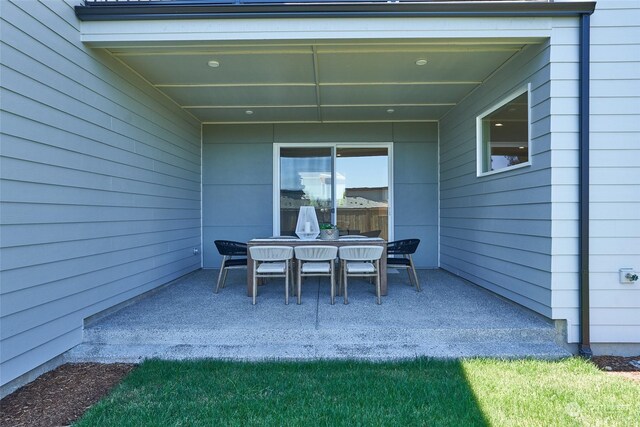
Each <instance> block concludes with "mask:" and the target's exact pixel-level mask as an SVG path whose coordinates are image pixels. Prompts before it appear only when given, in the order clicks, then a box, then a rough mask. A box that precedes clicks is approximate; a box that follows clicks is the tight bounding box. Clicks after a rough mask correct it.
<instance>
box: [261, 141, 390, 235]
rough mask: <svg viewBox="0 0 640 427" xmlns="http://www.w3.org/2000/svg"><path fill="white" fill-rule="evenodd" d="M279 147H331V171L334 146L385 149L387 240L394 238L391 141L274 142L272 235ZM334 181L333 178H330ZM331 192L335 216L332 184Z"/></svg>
mask: <svg viewBox="0 0 640 427" xmlns="http://www.w3.org/2000/svg"><path fill="white" fill-rule="evenodd" d="M281 147H300V148H309V147H331V148H332V150H331V160H332V162H333V164H332V173H334V174H335V171H336V148H367V147H380V148H386V149H387V157H388V159H387V161H388V170H387V173H388V174H389V176H388V180H389V208H388V215H389V216H388V224H387V227H388V228H389V241H392V240H393V238H394V234H395V233H394V226H395V221H394V207H395V204H394V201H393V193H394V189H393V184H394V182H393V142H314V143H308V142H276V143H274V144H273V180H272V182H273V235H274V236H279V235H280V148H281ZM332 181H333V182H334V183H335V180H333V179H332ZM332 187H333V188H332V193H333V203H334V206H333V211H334V212H333V214H334V215H333V217H334V218H337V205H336V197H335V196H336V195H335V190H336V189H335V185H332Z"/></svg>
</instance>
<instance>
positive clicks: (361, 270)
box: [339, 245, 384, 304]
mask: <svg viewBox="0 0 640 427" xmlns="http://www.w3.org/2000/svg"><path fill="white" fill-rule="evenodd" d="M383 251H384V248H383V247H382V246H369V245H367V246H364V245H362V246H342V247H341V248H340V250H339V257H340V271H341V275H340V288H341V289H342V291H343V292H344V303H345V304H349V299H348V295H347V292H348V291H347V288H348V286H347V280H348V277H350V276H357V277H373V278H375V282H376V302H377V303H378V304H380V303H381V300H380V258H381V257H382V252H383Z"/></svg>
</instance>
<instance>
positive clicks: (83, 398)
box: [0, 363, 135, 427]
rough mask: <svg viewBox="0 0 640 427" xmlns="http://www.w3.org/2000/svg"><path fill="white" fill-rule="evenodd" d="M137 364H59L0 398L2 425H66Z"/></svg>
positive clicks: (32, 426)
mask: <svg viewBox="0 0 640 427" xmlns="http://www.w3.org/2000/svg"><path fill="white" fill-rule="evenodd" d="M134 366H135V365H131V364H124V363H115V364H108V365H105V364H100V363H74V364H66V365H62V366H59V367H58V368H56V369H54V370H53V371H49V372H47V373H45V374H43V375H41V376H40V377H38V378H37V379H36V380H35V381H33V382H31V383H29V384H27V385H25V386H24V387H22V388H19V389H18V390H16V391H14V392H13V393H11V394H10V395H8V396H6V397H5V398H4V399H2V400H0V426H3V427H4V426H7V427H8V426H12V427H13V426H16V427H17V426H29V427H41V426H42V427H45V426H47V427H48V426H67V425H69V424H71V423H72V422H74V421H75V420H77V419H78V418H80V417H81V416H82V414H84V412H85V411H86V410H87V409H89V407H90V406H91V405H93V404H94V403H96V402H97V401H98V400H100V399H101V398H102V397H103V396H105V395H106V394H108V393H109V391H111V389H112V388H113V387H114V386H116V385H117V384H118V383H119V382H120V381H121V380H122V378H124V377H125V375H127V374H128V373H129V372H131V370H132V369H133V367H134Z"/></svg>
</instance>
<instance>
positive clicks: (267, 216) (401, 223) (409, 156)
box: [202, 123, 438, 268]
mask: <svg viewBox="0 0 640 427" xmlns="http://www.w3.org/2000/svg"><path fill="white" fill-rule="evenodd" d="M317 142H330V143H333V142H393V161H394V164H393V171H394V173H393V182H394V188H393V190H394V218H395V228H394V235H395V238H396V239H402V238H409V237H417V238H419V239H421V244H420V247H419V249H418V252H417V253H416V256H415V258H414V260H415V262H416V265H418V266H419V267H422V268H435V267H437V266H438V174H437V170H438V161H437V159H438V126H437V124H436V123H421V124H418V123H414V124H410V123H380V124H372V123H367V124H357V123H356V124H326V125H315V124H300V125H294V124H275V125H242V126H241V125H205V126H204V128H203V196H202V197H203V248H204V251H203V254H204V258H203V265H204V267H205V268H218V267H219V265H220V261H221V259H220V257H219V255H218V253H217V251H216V249H215V245H214V244H213V241H214V240H217V239H227V240H237V241H247V240H249V239H251V238H254V237H265V236H270V235H271V234H273V144H274V143H308V144H313V143H317Z"/></svg>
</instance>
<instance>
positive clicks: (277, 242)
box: [247, 237, 387, 297]
mask: <svg viewBox="0 0 640 427" xmlns="http://www.w3.org/2000/svg"><path fill="white" fill-rule="evenodd" d="M303 245H328V246H337V247H338V248H339V247H340V246H352V245H374V246H382V248H383V251H382V257H381V258H380V293H381V294H382V295H386V294H387V241H386V240H384V239H381V238H379V237H347V238H339V239H337V240H321V239H314V240H302V239H297V238H295V237H292V238H290V239H289V238H282V237H278V238H265V239H252V240H250V241H249V242H247V246H248V247H252V246H292V247H296V246H303ZM252 280H253V259H252V258H251V251H247V295H248V296H250V297H252V296H253V282H252ZM336 280H339V278H337V277H336Z"/></svg>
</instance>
